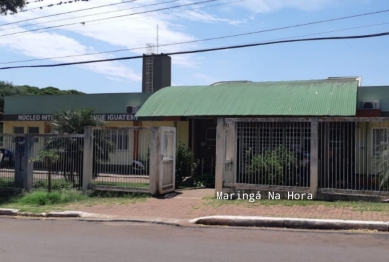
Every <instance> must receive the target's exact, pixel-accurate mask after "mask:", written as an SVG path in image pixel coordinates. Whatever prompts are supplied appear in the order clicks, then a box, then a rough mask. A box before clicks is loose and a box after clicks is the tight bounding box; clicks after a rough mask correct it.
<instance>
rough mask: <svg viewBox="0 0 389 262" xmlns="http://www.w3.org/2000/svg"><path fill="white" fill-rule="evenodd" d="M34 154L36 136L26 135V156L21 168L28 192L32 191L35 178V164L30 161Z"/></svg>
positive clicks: (24, 184)
mask: <svg viewBox="0 0 389 262" xmlns="http://www.w3.org/2000/svg"><path fill="white" fill-rule="evenodd" d="M33 153H34V136H33V135H31V134H27V135H25V140H24V156H23V157H22V161H21V166H22V170H23V171H22V173H23V187H24V190H26V191H27V192H28V191H30V190H31V189H32V183H33V176H34V163H33V162H32V161H30V159H31V158H32V157H33Z"/></svg>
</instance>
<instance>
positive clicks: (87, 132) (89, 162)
mask: <svg viewBox="0 0 389 262" xmlns="http://www.w3.org/2000/svg"><path fill="white" fill-rule="evenodd" d="M83 160H84V163H83V168H82V177H81V180H82V192H83V193H85V192H86V191H87V190H88V185H89V183H90V182H91V181H92V175H93V129H92V127H90V126H87V127H85V128H84V152H83Z"/></svg>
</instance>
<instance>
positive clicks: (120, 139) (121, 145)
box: [111, 130, 128, 150]
mask: <svg viewBox="0 0 389 262" xmlns="http://www.w3.org/2000/svg"><path fill="white" fill-rule="evenodd" d="M111 140H112V143H113V144H114V145H115V146H116V149H117V150H128V131H127V132H126V130H118V131H116V132H114V133H113V134H112V136H111Z"/></svg>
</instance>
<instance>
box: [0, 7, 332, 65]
mask: <svg viewBox="0 0 389 262" xmlns="http://www.w3.org/2000/svg"><path fill="white" fill-rule="evenodd" d="M242 1H245V0H237V1H230V2H225V3H220V4H213V5H206V6H201V7H198V8H187V9H184V10H188V9H189V10H198V9H200V8H206V7H214V6H220V5H226V4H232V3H237V2H242ZM330 32H332V31H330ZM193 41H199V40H193ZM193 41H185V42H178V43H169V44H162V45H158V46H159V47H161V46H162V47H164V46H172V45H180V44H188V43H192V42H193ZM203 41H207V39H203ZM144 48H145V47H144V46H142V47H134V48H125V49H118V50H111V51H102V52H94V53H87V54H78V55H67V56H56V57H48V58H37V59H28V60H19V61H9V62H4V63H0V65H4V64H14V63H22V62H33V61H42V60H51V59H58V58H70V57H79V56H88V55H97V54H108V53H118V52H124V51H131V50H137V49H144Z"/></svg>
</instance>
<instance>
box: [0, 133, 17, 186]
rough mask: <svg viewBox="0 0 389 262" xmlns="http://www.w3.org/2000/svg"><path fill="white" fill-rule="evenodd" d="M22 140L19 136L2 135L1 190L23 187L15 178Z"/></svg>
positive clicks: (0, 147) (0, 153) (0, 151)
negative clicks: (3, 188)
mask: <svg viewBox="0 0 389 262" xmlns="http://www.w3.org/2000/svg"><path fill="white" fill-rule="evenodd" d="M20 139H21V137H19V136H17V135H8V134H0V188H2V187H15V186H21V185H20V184H19V185H18V183H17V181H16V176H15V167H16V165H15V158H17V157H19V154H17V153H18V151H20V150H19V149H20V148H19V146H18V144H19V143H18V142H19V140H20Z"/></svg>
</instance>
